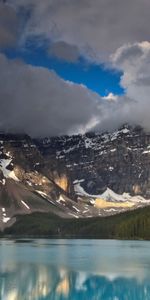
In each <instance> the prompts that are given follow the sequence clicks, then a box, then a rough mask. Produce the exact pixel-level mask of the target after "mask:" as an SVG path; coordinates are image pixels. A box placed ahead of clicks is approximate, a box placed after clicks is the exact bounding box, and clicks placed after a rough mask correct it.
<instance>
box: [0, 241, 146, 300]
mask: <svg viewBox="0 0 150 300" xmlns="http://www.w3.org/2000/svg"><path fill="white" fill-rule="evenodd" d="M0 299H1V300H60V299H61V300H77V299H78V300H81V299H82V300H86V299H89V300H139V299H140V300H148V299H150V242H146V241H145V242H144V241H115V240H112V241H111V240H56V239H52V240H48V239H33V240H27V239H25V240H7V239H1V240H0Z"/></svg>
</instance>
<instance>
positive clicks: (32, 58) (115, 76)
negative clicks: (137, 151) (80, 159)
mask: <svg viewBox="0 0 150 300" xmlns="http://www.w3.org/2000/svg"><path fill="white" fill-rule="evenodd" d="M149 20H150V2H149V0H130V1H129V0H126V1H120V0H92V1H91V0H76V1H74V0H42V1H41V0H3V1H2V0H0V130H5V131H11V132H17V133H27V134H29V135H31V136H34V137H41V136H42V137H44V136H53V135H62V134H78V133H80V134H84V133H85V132H87V131H95V132H102V131H107V130H108V131H112V130H114V129H117V128H118V127H120V126H121V125H122V124H124V123H129V124H131V125H141V126H143V127H144V128H145V129H146V130H147V131H149V130H150V118H149V115H150V103H149V101H150V97H149V94H150V31H149V27H150V21H149Z"/></svg>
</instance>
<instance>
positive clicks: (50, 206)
mask: <svg viewBox="0 0 150 300" xmlns="http://www.w3.org/2000/svg"><path fill="white" fill-rule="evenodd" d="M149 199H150V134H149V133H147V132H145V131H144V130H143V129H142V128H141V127H138V126H137V127H134V128H133V127H130V126H128V125H125V126H123V127H122V128H120V129H119V130H117V131H115V132H113V133H102V134H94V133H88V134H85V135H75V136H61V137H51V138H44V139H31V138H30V137H29V136H27V135H15V134H6V133H1V134H0V228H1V230H3V229H4V228H5V227H7V226H11V225H12V224H13V223H14V222H15V220H16V216H17V215H19V214H31V213H33V212H52V213H54V214H56V215H58V216H60V217H62V218H83V217H92V216H106V215H111V214H116V213H119V212H122V211H125V210H130V209H135V208H137V207H141V206H146V205H150V200H149Z"/></svg>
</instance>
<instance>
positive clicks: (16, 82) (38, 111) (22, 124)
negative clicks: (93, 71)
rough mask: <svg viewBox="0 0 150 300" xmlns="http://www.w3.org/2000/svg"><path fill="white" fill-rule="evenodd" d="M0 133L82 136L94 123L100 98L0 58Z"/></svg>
mask: <svg viewBox="0 0 150 300" xmlns="http://www.w3.org/2000/svg"><path fill="white" fill-rule="evenodd" d="M0 70H1V72H0V129H5V130H8V131H14V132H26V133H28V134H30V135H32V136H46V135H58V134H66V133H72V132H84V131H86V130H88V129H91V128H92V127H93V126H94V125H95V124H96V123H97V117H98V106H99V104H100V102H101V97H100V96H98V95H97V94H95V93H93V92H92V91H90V90H88V89H87V88H86V87H84V86H82V85H77V84H73V83H71V82H66V81H64V80H62V79H61V78H59V77H58V76H57V75H56V73H54V72H53V71H49V70H47V69H45V68H41V67H32V66H30V65H26V64H24V63H23V62H21V61H17V60H14V61H11V60H8V59H7V58H6V57H5V56H4V55H2V54H1V55H0Z"/></svg>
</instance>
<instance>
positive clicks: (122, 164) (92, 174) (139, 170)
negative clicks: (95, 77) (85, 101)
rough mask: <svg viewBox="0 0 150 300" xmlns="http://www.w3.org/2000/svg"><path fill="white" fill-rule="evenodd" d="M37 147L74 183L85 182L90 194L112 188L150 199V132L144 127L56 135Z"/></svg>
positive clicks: (119, 191) (85, 187)
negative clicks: (98, 132)
mask: <svg viewBox="0 0 150 300" xmlns="http://www.w3.org/2000/svg"><path fill="white" fill-rule="evenodd" d="M37 146H38V148H39V150H40V151H41V152H42V154H43V155H44V157H46V158H47V160H48V161H50V160H54V161H55V163H56V164H57V165H58V166H61V169H62V170H65V172H66V173H67V174H68V176H69V178H70V180H71V182H74V181H75V180H79V181H82V186H83V188H84V189H85V190H86V192H87V193H89V194H101V193H103V192H104V191H105V190H106V189H107V188H108V187H109V188H110V189H112V190H113V191H115V192H116V193H118V194H122V193H124V192H126V193H130V194H131V195H142V196H143V197H145V198H147V199H148V198H150V134H149V133H146V132H144V130H143V129H142V128H141V127H138V126H137V127H134V128H132V127H130V126H127V125H126V126H123V127H122V128H120V129H119V130H117V131H115V132H113V133H111V134H110V133H103V134H94V133H88V134H86V135H77V136H71V137H67V136H63V137H56V138H55V137H54V138H51V139H44V140H40V141H37Z"/></svg>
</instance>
